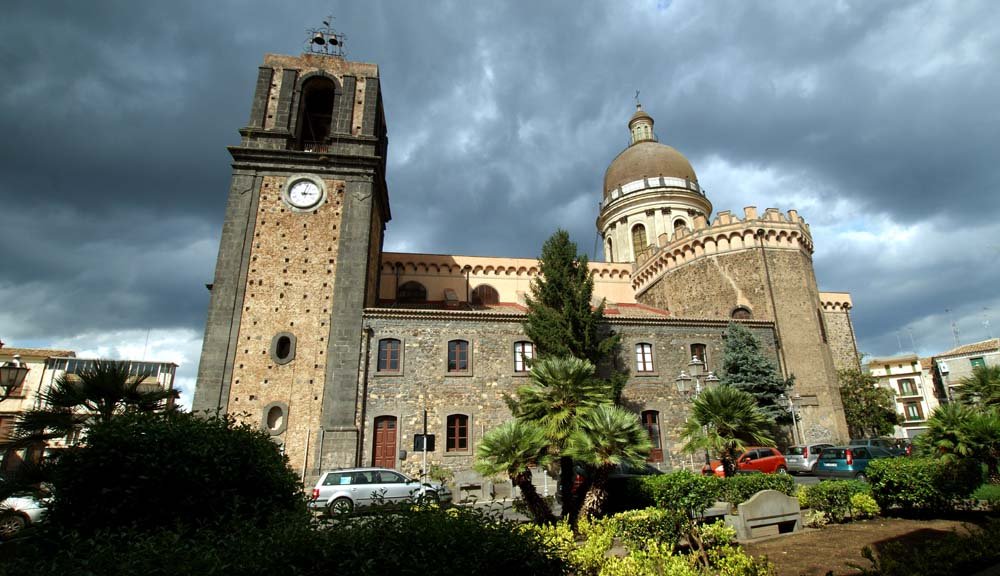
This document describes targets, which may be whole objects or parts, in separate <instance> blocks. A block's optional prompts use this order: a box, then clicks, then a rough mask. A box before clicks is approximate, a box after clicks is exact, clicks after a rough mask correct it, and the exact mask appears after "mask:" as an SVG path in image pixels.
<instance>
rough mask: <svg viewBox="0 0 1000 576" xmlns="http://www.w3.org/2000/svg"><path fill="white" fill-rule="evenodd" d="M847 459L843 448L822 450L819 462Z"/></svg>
mask: <svg viewBox="0 0 1000 576" xmlns="http://www.w3.org/2000/svg"><path fill="white" fill-rule="evenodd" d="M844 458H847V450H845V449H843V448H824V449H823V453H822V454H820V455H819V459H820V460H843V459H844Z"/></svg>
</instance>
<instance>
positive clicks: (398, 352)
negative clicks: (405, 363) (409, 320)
mask: <svg viewBox="0 0 1000 576" xmlns="http://www.w3.org/2000/svg"><path fill="white" fill-rule="evenodd" d="M402 350H403V346H402V342H400V341H399V340H397V339H395V338H383V339H381V340H379V341H378V371H379V372H399V368H400V359H401V358H402Z"/></svg>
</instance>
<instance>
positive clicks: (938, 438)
mask: <svg viewBox="0 0 1000 576" xmlns="http://www.w3.org/2000/svg"><path fill="white" fill-rule="evenodd" d="M970 418H972V410H971V409H970V408H968V407H966V406H963V405H961V404H943V405H941V406H939V407H937V408H936V409H935V410H934V412H933V413H932V414H931V417H930V418H929V419H928V420H927V432H925V433H924V434H921V435H920V436H919V437H918V438H919V440H918V442H919V443H920V445H921V446H922V447H924V448H926V449H928V450H929V451H930V452H931V453H932V454H933V455H935V456H937V457H939V458H941V459H943V460H945V461H956V460H960V459H962V458H965V457H967V456H971V455H972V446H971V445H970V444H969V443H968V441H967V439H966V435H965V432H964V428H965V426H966V423H967V422H968V421H969V419H970Z"/></svg>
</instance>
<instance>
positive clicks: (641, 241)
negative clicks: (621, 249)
mask: <svg viewBox="0 0 1000 576" xmlns="http://www.w3.org/2000/svg"><path fill="white" fill-rule="evenodd" d="M632 251H633V252H634V253H635V260H639V258H640V257H645V256H646V255H647V254H648V253H649V245H648V244H646V227H645V226H643V225H642V224H636V225H635V226H633V227H632Z"/></svg>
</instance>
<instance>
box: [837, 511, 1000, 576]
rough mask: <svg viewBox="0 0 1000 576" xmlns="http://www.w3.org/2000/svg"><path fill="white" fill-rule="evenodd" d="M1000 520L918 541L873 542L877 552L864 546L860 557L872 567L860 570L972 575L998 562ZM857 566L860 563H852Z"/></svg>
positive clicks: (904, 575)
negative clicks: (960, 532)
mask: <svg viewBox="0 0 1000 576" xmlns="http://www.w3.org/2000/svg"><path fill="white" fill-rule="evenodd" d="M997 541H1000V520H997V519H988V520H987V522H986V524H985V525H984V526H982V527H981V528H971V529H970V531H969V533H968V534H959V533H958V532H954V531H953V532H952V533H951V534H946V535H944V536H938V537H935V538H933V539H928V540H926V541H924V542H921V543H920V545H919V546H914V545H913V543H912V542H906V541H899V540H890V541H888V542H886V543H884V544H879V545H876V548H877V554H875V552H873V551H872V549H871V548H868V547H865V549H864V550H863V551H862V556H864V557H865V558H867V559H868V561H869V562H871V567H870V568H866V569H861V572H860V574H861V575H862V576H910V575H911V574H921V575H922V576H950V575H952V574H975V573H977V572H980V571H983V570H986V569H987V568H989V567H991V566H995V565H996V564H997V563H998V562H1000V548H998V547H997V545H996V543H997ZM855 567H856V568H860V566H855Z"/></svg>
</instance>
